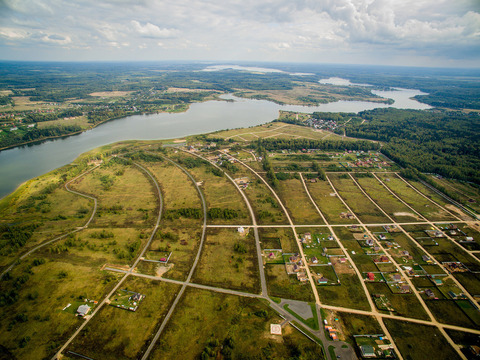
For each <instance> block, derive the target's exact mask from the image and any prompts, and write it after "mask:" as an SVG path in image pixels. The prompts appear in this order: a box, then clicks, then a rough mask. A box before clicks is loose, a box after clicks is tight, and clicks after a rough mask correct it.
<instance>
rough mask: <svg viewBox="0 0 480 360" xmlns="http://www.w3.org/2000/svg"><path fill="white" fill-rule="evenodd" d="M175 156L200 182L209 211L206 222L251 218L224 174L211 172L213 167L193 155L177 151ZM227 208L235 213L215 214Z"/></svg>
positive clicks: (241, 221)
mask: <svg viewBox="0 0 480 360" xmlns="http://www.w3.org/2000/svg"><path fill="white" fill-rule="evenodd" d="M177 158H178V159H180V163H181V165H182V166H183V167H186V169H187V171H188V172H190V173H191V174H192V176H193V177H194V179H195V180H196V181H197V182H199V183H201V189H202V191H203V194H204V196H205V200H206V202H207V211H209V216H208V223H210V224H232V223H233V224H238V223H250V221H251V219H250V216H249V212H248V209H247V206H246V205H245V201H244V200H243V198H242V196H241V195H240V193H239V192H238V190H237V189H236V188H235V186H234V185H233V184H232V183H231V182H230V180H228V179H227V178H226V177H225V176H216V175H215V174H214V172H212V171H213V169H215V168H214V167H213V166H212V165H210V164H207V163H206V162H204V161H201V160H200V159H198V158H196V157H194V156H193V155H189V154H185V153H181V154H180V153H179V154H176V158H174V160H176V159H177ZM182 159H183V161H182ZM185 159H187V160H185ZM188 159H190V160H188ZM251 176H253V174H251ZM232 177H233V178H235V177H236V175H232ZM189 182H190V181H189ZM190 184H191V182H190ZM195 193H196V192H195ZM174 194H175V193H174ZM197 196H198V195H197ZM212 209H220V211H217V212H216V213H214V212H212ZM229 210H232V211H230V214H235V215H236V216H233V215H232V216H231V217H225V216H219V215H216V214H223V213H224V212H225V211H229Z"/></svg>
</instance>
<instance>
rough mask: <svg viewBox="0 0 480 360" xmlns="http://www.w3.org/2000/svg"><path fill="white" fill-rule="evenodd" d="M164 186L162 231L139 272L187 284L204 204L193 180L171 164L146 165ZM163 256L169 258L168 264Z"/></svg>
mask: <svg viewBox="0 0 480 360" xmlns="http://www.w3.org/2000/svg"><path fill="white" fill-rule="evenodd" d="M144 166H145V167H147V168H148V169H149V170H150V171H151V172H152V174H153V175H154V176H155V178H156V179H157V181H158V182H159V184H160V187H161V191H162V196H163V214H162V219H161V221H160V227H159V229H158V230H157V232H156V234H155V237H154V240H153V241H152V243H151V245H150V247H149V248H148V251H147V252H146V254H145V260H154V261H142V262H140V263H139V266H138V270H139V271H141V272H144V273H147V274H151V275H157V276H164V277H167V278H171V279H175V280H185V279H186V278H187V275H188V272H189V271H190V268H191V265H192V264H193V259H194V258H195V255H196V249H197V247H198V243H199V241H200V230H201V225H202V219H203V211H202V204H201V201H200V198H199V195H198V192H197V190H196V188H195V187H194V185H193V184H192V181H191V180H190V178H189V177H188V176H187V175H186V174H185V173H184V172H183V171H182V170H181V169H180V168H178V167H177V166H175V165H174V164H172V163H170V162H169V161H166V160H165V161H161V162H148V163H146V164H144ZM159 254H164V255H166V254H169V257H168V256H167V258H168V262H166V261H160V259H161V257H159Z"/></svg>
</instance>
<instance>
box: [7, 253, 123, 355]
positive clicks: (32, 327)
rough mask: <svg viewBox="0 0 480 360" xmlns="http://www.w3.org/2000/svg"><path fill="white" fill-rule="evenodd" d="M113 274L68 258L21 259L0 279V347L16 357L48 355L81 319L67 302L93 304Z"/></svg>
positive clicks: (111, 283)
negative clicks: (86, 301)
mask: <svg viewBox="0 0 480 360" xmlns="http://www.w3.org/2000/svg"><path fill="white" fill-rule="evenodd" d="M119 278H120V275H119V274H112V273H108V272H105V271H100V270H99V269H98V268H92V267H90V266H85V265H77V264H72V263H70V262H69V259H68V258H66V259H61V260H55V259H52V258H50V257H41V258H40V257H37V258H33V259H30V260H27V261H24V262H22V264H20V265H19V266H17V267H15V268H14V269H13V270H11V271H10V272H9V275H8V276H7V277H4V278H3V279H2V281H1V282H0V291H1V293H2V312H1V314H0V338H1V339H2V345H3V346H5V348H7V349H8V350H9V351H10V352H11V353H12V354H13V355H14V356H16V358H17V359H27V360H28V359H38V358H51V357H52V356H53V355H54V353H55V352H56V351H57V350H58V349H59V347H60V346H61V345H62V344H63V343H64V342H65V341H66V340H67V339H68V337H69V336H71V334H72V333H73V332H74V331H75V329H76V328H77V327H78V326H79V325H80V322H81V321H82V320H81V319H80V318H78V317H76V316H74V315H73V314H74V313H75V312H76V308H75V309H73V306H74V305H76V304H77V305H78V303H79V302H80V303H82V302H84V301H85V299H89V300H92V301H89V302H88V304H89V305H90V306H93V307H94V306H95V304H94V302H93V300H95V301H98V302H99V301H101V300H102V299H103V298H104V296H105V294H107V293H108V292H109V291H110V290H111V289H112V288H113V286H114V285H115V284H116V282H117V281H118V279H119ZM68 304H71V306H70V307H68V308H67V309H66V310H65V311H62V309H64V308H65V307H67V305H68Z"/></svg>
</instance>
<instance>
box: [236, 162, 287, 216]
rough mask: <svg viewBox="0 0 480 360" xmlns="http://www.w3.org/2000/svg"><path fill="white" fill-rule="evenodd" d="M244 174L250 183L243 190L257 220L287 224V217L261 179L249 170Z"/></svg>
mask: <svg viewBox="0 0 480 360" xmlns="http://www.w3.org/2000/svg"><path fill="white" fill-rule="evenodd" d="M238 166H239V167H240V166H241V165H238ZM247 171H248V170H247ZM246 175H247V177H248V178H249V179H250V180H251V183H250V184H249V185H248V187H247V189H246V190H245V194H246V195H247V197H248V199H249V201H250V204H251V205H252V208H253V210H254V212H255V216H256V217H257V222H258V223H259V224H262V225H267V224H287V217H286V215H285V213H284V212H283V210H282V208H281V207H280V204H279V203H278V201H277V200H276V199H275V197H274V195H273V194H272V192H271V191H270V190H269V189H268V188H267V186H266V185H265V184H264V183H263V182H262V180H260V179H259V178H257V177H255V175H254V174H253V173H251V172H248V173H246Z"/></svg>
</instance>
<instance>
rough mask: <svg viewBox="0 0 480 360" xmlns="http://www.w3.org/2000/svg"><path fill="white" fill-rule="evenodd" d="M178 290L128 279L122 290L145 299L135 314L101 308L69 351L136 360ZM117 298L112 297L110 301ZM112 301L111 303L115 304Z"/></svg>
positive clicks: (157, 282) (99, 356)
mask: <svg viewBox="0 0 480 360" xmlns="http://www.w3.org/2000/svg"><path fill="white" fill-rule="evenodd" d="M179 288H180V286H179V285H175V284H169V283H165V282H161V281H153V280H148V279H142V278H139V277H133V276H131V277H129V278H128V279H127V280H126V281H125V282H124V283H123V284H122V289H126V290H129V291H133V292H138V293H141V294H142V295H145V298H144V299H143V300H142V301H141V303H140V304H139V305H138V308H137V310H136V311H135V312H133V311H128V310H124V309H121V308H117V307H113V306H104V307H103V308H102V309H101V310H100V312H99V313H98V314H97V315H96V316H95V317H94V318H93V319H92V320H91V321H90V322H89V323H88V325H87V326H86V327H85V328H84V329H83V330H82V332H81V333H80V334H79V335H78V336H77V337H76V338H75V341H74V342H73V343H72V344H71V345H70V346H69V347H68V348H67V350H66V353H68V351H73V352H75V353H78V354H81V355H83V356H88V357H92V358H102V359H137V358H138V357H139V356H140V354H141V351H142V350H145V348H146V346H147V344H148V342H149V340H150V339H151V335H152V333H153V332H154V330H155V329H156V328H158V326H160V324H161V322H162V320H163V318H164V317H165V315H166V313H167V311H168V309H169V308H170V306H171V303H172V302H173V300H174V299H175V295H176V293H177V292H178V290H179ZM115 296H116V295H115V294H114V295H113V298H114V297H115ZM113 298H111V299H110V300H112V301H113V300H114V299H113Z"/></svg>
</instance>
